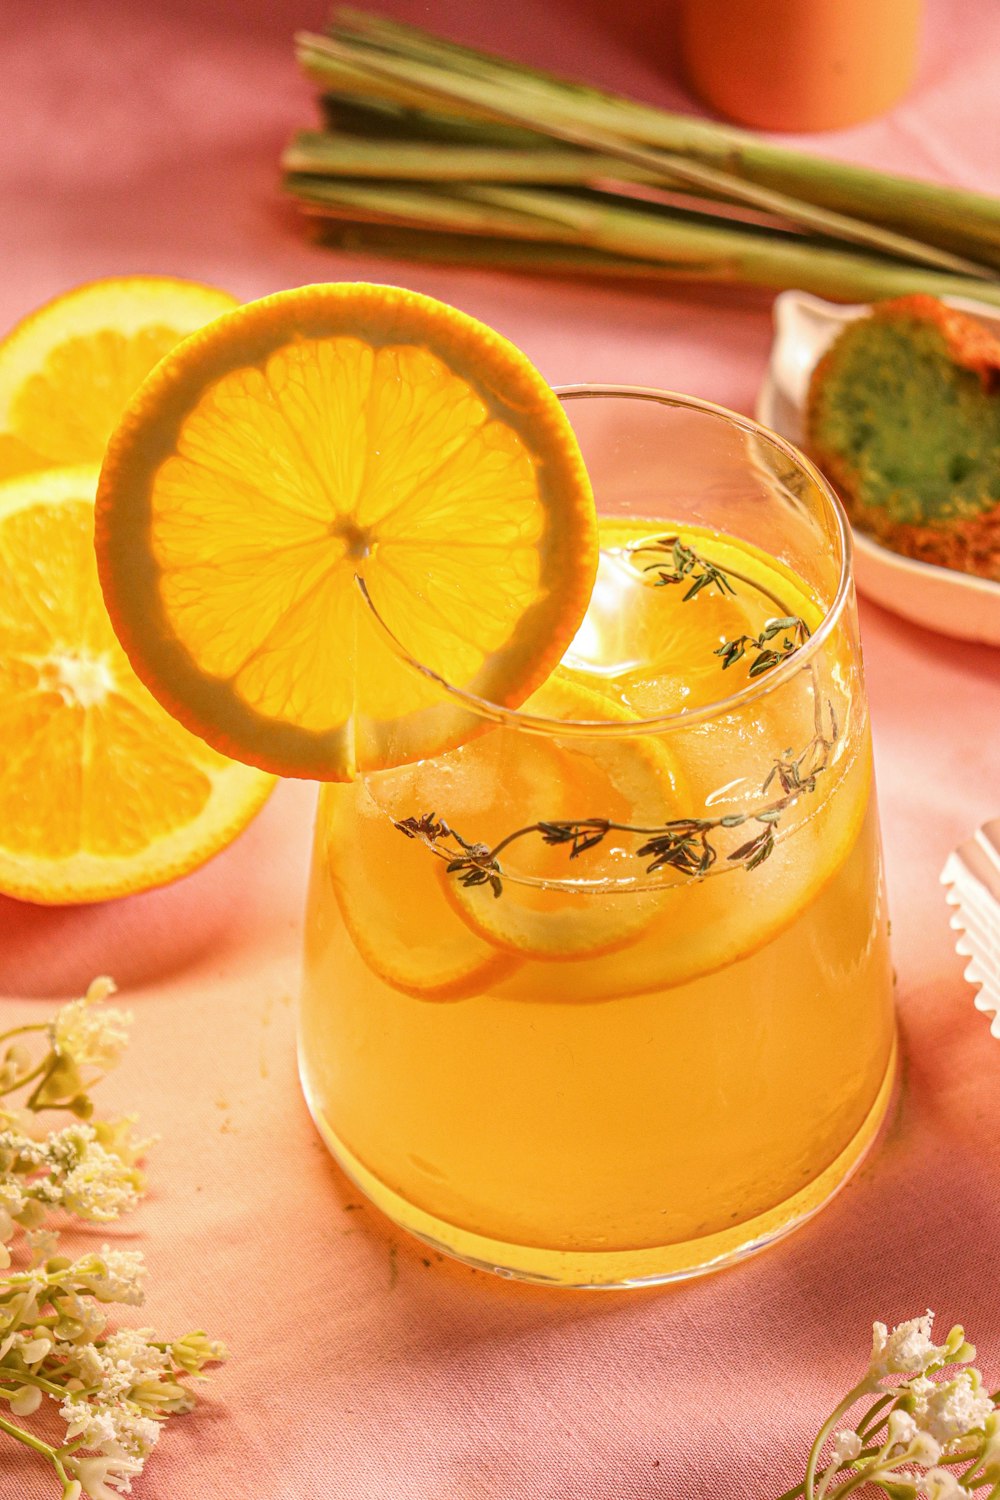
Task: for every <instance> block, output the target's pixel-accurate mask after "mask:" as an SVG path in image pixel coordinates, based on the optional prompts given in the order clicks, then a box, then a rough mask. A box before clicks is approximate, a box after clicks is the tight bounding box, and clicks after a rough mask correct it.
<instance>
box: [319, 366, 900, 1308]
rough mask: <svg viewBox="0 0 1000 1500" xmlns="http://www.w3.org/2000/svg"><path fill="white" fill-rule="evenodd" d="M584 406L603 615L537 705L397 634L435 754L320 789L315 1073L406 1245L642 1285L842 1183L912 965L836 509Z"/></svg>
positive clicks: (589, 400)
mask: <svg viewBox="0 0 1000 1500" xmlns="http://www.w3.org/2000/svg"><path fill="white" fill-rule="evenodd" d="M559 394H560V396H561V398H562V400H563V401H564V403H565V410H566V412H567V415H568V417H569V419H570V421H571V423H572V425H573V427H574V429H575V431H576V434H577V437H578V440H579V443H580V446H581V450H582V452H583V456H584V459H585V462H586V464H587V467H588V470H589V473H590V476H591V479H592V482H593V487H594V493H595V498H596V502H597V508H598V512H599V515H600V517H601V525H602V552H601V561H600V567H599V570H598V574H597V579H596V583H595V585H594V590H593V596H592V599H591V604H590V608H589V611H588V614H587V617H586V619H585V620H584V622H583V624H582V625H581V627H580V629H579V631H578V633H577V635H576V638H575V639H574V641H573V643H572V645H571V647H570V648H569V649H568V650H567V652H566V654H565V656H564V658H563V661H562V663H561V665H560V667H559V668H558V669H557V670H556V672H555V673H554V674H553V675H552V677H551V678H550V679H549V680H548V681H547V682H546V683H544V684H542V685H541V687H540V688H539V689H538V691H537V692H536V693H535V694H534V695H533V696H532V697H531V698H530V699H529V700H528V701H527V702H526V703H525V704H523V705H522V706H521V707H520V708H518V709H509V708H505V707H500V706H497V705H494V704H491V703H488V702H485V701H482V700H479V699H476V698H473V697H472V696H470V695H469V694H467V693H464V692H462V691H460V690H458V689H456V688H454V687H452V686H450V685H449V684H447V683H444V682H442V681H441V680H440V679H439V678H437V677H435V676H434V674H433V673H431V672H429V671H427V670H426V669H425V668H423V667H422V665H421V663H420V662H419V661H417V660H415V659H414V658H413V657H412V656H409V655H408V654H407V651H406V644H405V642H404V641H400V640H398V639H395V638H392V639H391V640H390V639H389V637H388V635H387V636H386V639H387V641H388V644H389V645H390V646H391V649H393V650H394V651H395V652H396V654H397V655H398V656H399V657H400V659H401V660H404V661H406V662H408V664H409V666H410V669H411V670H412V671H413V673H414V674H415V678H416V677H420V678H421V679H422V682H423V690H424V692H425V696H426V701H427V708H426V709H425V710H424V711H423V712H424V714H425V719H424V728H425V729H426V728H427V726H429V725H432V724H435V723H436V724H438V726H439V728H440V734H439V735H438V737H437V739H436V740H435V743H439V744H441V745H442V747H444V748H442V750H441V753H440V754H437V755H433V756H431V757H429V758H427V759H425V760H422V761H415V762H413V761H411V762H410V763H408V764H404V765H399V766H397V767H395V768H393V769H390V770H371V771H365V770H363V769H362V770H361V771H359V774H358V776H357V779H356V780H354V781H352V782H350V783H344V784H331V785H327V786H325V787H324V788H323V790H322V793H321V797H320V805H319V813H318V819H317V825H316V840H315V849H314V855H313V867H312V881H311V888H310V897H309V907H308V915H307V932H306V952H305V980H304V992H303V999H302V1005H301V1023H300V1061H301V1073H302V1079H303V1083H304V1088H305V1092H306V1096H307V1099H308V1102H309V1106H310V1109H311V1110H312V1113H313V1116H314V1118H315V1120H316V1123H317V1125H318V1127H319V1129H320V1131H321V1133H322V1135H323V1137H324V1139H325V1141H326V1142H327V1144H328V1146H329V1148H330V1150H331V1151H332V1152H333V1154H334V1156H335V1157H336V1159H337V1160H338V1162H339V1163H340V1164H341V1166H342V1167H343V1168H344V1169H345V1171H346V1172H347V1173H348V1175H349V1176H350V1177H351V1178H353V1180H354V1182H355V1183H356V1184H357V1185H358V1186H359V1187H360V1188H361V1189H362V1191H363V1192H364V1193H365V1194H367V1196H368V1197H369V1198H370V1199H371V1200H372V1202H374V1203H375V1204H376V1205H377V1206H378V1207H379V1208H380V1209H382V1210H383V1211H384V1212H385V1213H386V1214H387V1215H388V1216H389V1217H390V1218H391V1219H393V1220H395V1221H396V1223H398V1224H400V1225H402V1226H403V1227H404V1228H406V1229H407V1230H409V1231H410V1232H411V1233H412V1234H414V1235H416V1236H417V1237H419V1238H420V1239H422V1240H424V1241H426V1242H427V1243H428V1244H430V1245H433V1246H434V1247H435V1248H437V1249H440V1250H442V1251H446V1252H447V1253H449V1254H451V1255H453V1256H457V1257H459V1258H460V1259H462V1260H465V1261H467V1262H470V1263H472V1264H474V1265H477V1266H483V1267H488V1268H489V1269H491V1270H494V1271H498V1272H500V1273H502V1274H505V1275H508V1276H514V1277H519V1278H523V1279H525V1280H530V1281H538V1282H547V1283H556V1284H560V1285H567V1286H576V1287H597V1286H629V1285H636V1284H641V1283H647V1282H657V1281H667V1280H672V1279H676V1278H681V1277H685V1276H691V1275H694V1274H698V1273H700V1272H704V1271H707V1270H710V1269H713V1268H715V1267H718V1266H721V1265H724V1264H726V1263H728V1262H731V1261H733V1260H735V1259H736V1258H738V1257H740V1256H743V1255H746V1254H749V1253H750V1252H752V1251H755V1250H758V1249H760V1248H761V1247H763V1246H765V1245H767V1244H770V1243H771V1242H773V1241H774V1240H776V1239H777V1238H779V1237H780V1236H781V1235H783V1234H785V1233H787V1232H788V1231H789V1230H790V1229H792V1228H793V1227H794V1226H796V1225H797V1224H800V1223H801V1222H802V1221H803V1220H804V1219H806V1218H808V1217H809V1216H810V1215H812V1214H813V1213H815V1212H816V1211H817V1210H818V1209H819V1208H820V1207H822V1205H823V1204H825V1203H826V1202H827V1201H828V1200H829V1198H830V1197H831V1195H832V1194H833V1193H834V1192H835V1191H836V1190H837V1188H838V1187H840V1186H841V1184H842V1183H843V1182H844V1181H845V1179H846V1178H847V1177H848V1176H849V1174H850V1173H851V1172H852V1171H853V1170H854V1168H855V1167H856V1166H857V1165H858V1163H859V1162H860V1160H861V1159H862V1157H863V1156H864V1154H865V1152H866V1151H867V1149H868V1147H869V1146H870V1145H871V1143H872V1141H873V1139H874V1137H875V1135H876V1133H877V1130H878V1127H879V1124H880V1122H881V1120H882V1118H883V1116H884V1114H885V1111H886V1108H887V1106H888V1102H889V1098H890V1094H891V1089H892V1083H893V1078H894V1072H895V1068H894V1063H895V1027H894V1016H893V1001H892V970H891V964H890V958H889V949H888V939H887V917H886V905H885V895H884V889H883V882H882V863H881V854H880V841H879V829H878V821H877V814H876V807H875V793H874V786H873V780H872V759H871V745H870V737H869V724H868V710H867V703H866V698H865V689H864V681H863V675H862V664H861V654H860V650H859V644H858V636H857V624H856V614H855V600H854V591H853V583H852V577H851V546H850V533H849V530H848V527H847V524H846V521H845V519H844V515H843V512H842V510H841V508H840V506H839V504H838V502H837V500H836V499H835V497H834V495H833V494H832V492H831V491H830V489H829V487H828V486H827V484H826V483H825V481H824V480H823V479H822V477H821V476H820V474H819V473H818V472H817V470H816V469H815V468H814V467H813V466H812V465H811V464H810V463H809V462H808V461H807V460H806V459H805V458H804V457H803V456H802V455H801V454H799V453H798V452H797V451H796V450H795V449H793V448H792V447H790V446H789V445H788V444H787V443H785V442H784V441H782V440H781V439H780V438H778V437H776V436H775V435H774V434H772V433H769V432H767V431H765V430H764V429H762V428H761V427H759V426H757V425H756V424H755V423H753V422H751V421H749V420H747V419H746V418H743V417H740V416H737V415H735V414H734V413H731V412H727V411H724V410H723V409H721V408H719V407H716V406H712V405H710V404H709V403H707V402H703V401H697V400H694V399H692V398H688V397H683V396H678V395H672V394H669V393H665V392H659V391H654V390H647V389H642V388H634V387H615V386H590V387H572V388H569V389H566V390H563V391H561V392H560V393H559ZM427 587H428V589H429V590H433V580H432V579H431V580H428V584H427ZM358 733H359V737H360V741H361V742H362V743H363V737H364V732H363V726H361V727H359V731H358ZM449 746H450V747H451V748H448V747H449ZM384 752H385V746H384V745H383V746H381V747H380V753H382V754H383V755H384ZM361 761H362V764H363V763H364V755H363V753H362V754H361Z"/></svg>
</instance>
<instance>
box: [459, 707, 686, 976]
mask: <svg viewBox="0 0 1000 1500" xmlns="http://www.w3.org/2000/svg"><path fill="white" fill-rule="evenodd" d="M526 711H527V712H530V713H534V714H537V715H539V716H541V717H544V718H548V719H552V720H572V721H575V722H576V723H577V724H580V723H582V724H586V723H594V722H597V723H602V724H615V725H621V727H622V730H623V732H622V733H621V734H620V735H605V734H588V733H587V732H586V729H583V730H582V731H581V730H580V729H572V730H571V729H569V728H567V731H566V733H565V735H560V734H559V731H558V728H553V730H552V733H551V735H550V737H549V739H548V740H547V742H546V743H547V753H548V754H549V755H550V756H553V757H555V759H556V762H557V765H558V772H557V774H556V775H555V776H554V777H553V786H552V787H548V788H547V787H545V786H542V785H539V782H538V778H537V777H536V776H534V775H533V774H531V770H530V765H531V759H532V753H531V751H530V750H528V749H527V748H526V746H527V745H529V744H530V743H531V741H532V740H536V739H537V738H538V737H536V736H533V735H530V734H526V733H521V734H518V736H517V738H518V739H519V740H521V741H523V742H524V744H523V745H521V746H517V747H515V750H514V754H513V755H512V757H511V765H512V771H511V774H516V773H517V771H518V763H519V761H520V762H522V764H521V766H520V775H521V777H522V778H523V781H522V790H523V795H522V797H521V798H520V799H518V806H519V815H517V816H515V815H516V814H518V808H512V809H511V811H510V813H508V816H507V820H506V823H505V825H504V826H503V829H502V832H501V830H500V828H499V827H497V826H496V815H495V812H491V818H490V825H489V826H488V827H485V828H484V826H483V819H482V815H480V817H479V818H478V819H477V818H475V817H474V816H471V817H470V821H469V822H468V823H467V824H466V826H465V827H464V828H463V827H462V826H461V825H460V824H459V823H457V822H456V823H455V826H456V827H457V828H458V831H459V832H460V833H462V834H463V836H464V837H465V838H466V839H467V840H468V841H469V842H474V843H485V844H487V845H488V846H489V847H490V848H491V849H496V848H497V846H498V845H499V844H500V842H501V839H502V838H503V839H504V840H506V837H507V835H509V834H511V833H513V832H515V830H516V829H517V827H518V825H519V824H520V825H521V826H523V827H524V828H525V829H527V830H528V831H526V832H525V833H524V835H523V836H522V837H520V838H517V839H515V840H512V841H510V842H508V843H507V844H506V847H505V848H504V849H502V850H500V851H499V852H498V855H497V858H498V861H499V864H500V868H501V871H502V877H501V879H502V886H501V891H500V894H499V895H498V894H496V887H495V885H491V884H490V883H489V882H488V881H487V882H483V883H466V882H465V881H463V879H462V871H461V870H458V871H450V872H449V871H448V869H447V868H446V867H445V866H444V865H443V864H442V867H441V870H440V872H439V880H440V882H441V886H442V889H443V891H444V893H445V895H446V897H447V900H448V902H449V903H450V905H451V906H452V907H453V909H454V910H455V911H456V912H457V913H458V914H459V915H460V916H461V917H462V918H463V920H464V921H465V922H466V923H467V924H468V926H469V927H470V929H471V930H472V931H473V932H475V933H477V934H478V935H479V936H480V937H482V938H484V939H486V940H487V941H489V942H490V943H492V944H493V945H494V946H495V947H496V948H498V949H500V950H501V951H503V952H506V953H512V954H516V955H518V956H519V957H520V958H534V959H542V960H558V959H575V958H583V957H593V956H596V955H597V954H601V953H613V952H615V951H616V950H618V949H620V948H623V947H625V946H627V945H628V944H630V943H633V942H634V941H635V940H636V939H637V937H638V936H639V935H640V934H641V933H642V932H643V931H644V930H645V929H646V928H647V927H648V926H649V925H650V924H651V923H652V922H653V921H654V920H655V919H656V916H657V914H658V913H659V911H660V910H661V908H662V905H663V902H664V898H665V895H666V890H665V881H664V878H663V877H662V876H654V877H648V876H647V875H646V873H645V864H646V863H648V861H643V860H641V859H637V858H635V854H634V851H635V849H636V848H638V847H639V846H640V845H641V844H642V842H643V835H642V834H641V833H639V834H636V833H632V832H628V831H626V830H627V829H645V828H648V829H650V830H652V829H653V828H655V827H658V826H659V825H661V824H663V823H664V822H666V821H667V820H668V819H669V818H671V817H675V816H683V814H684V813H685V811H686V810H687V809H686V802H687V799H688V789H687V783H686V779H685V777H684V774H683V771H682V769H681V767H680V766H679V764H678V762H677V760H676V758H675V757H674V756H673V755H672V754H671V752H670V751H669V749H668V748H667V747H666V745H664V744H663V743H662V742H661V741H660V740H659V739H658V738H657V737H656V736H653V735H648V734H642V733H641V732H636V724H635V719H634V716H633V715H631V714H629V713H628V712H627V710H625V709H623V708H620V707H619V706H618V705H616V704H614V703H612V702H611V701H610V700H609V699H608V698H607V697H605V696H604V695H603V694H602V693H600V692H598V691H595V690H594V689H593V688H587V687H584V686H582V685H581V684H578V683H575V682H571V681H569V680H567V679H565V678H562V677H554V678H552V679H551V680H550V681H549V682H547V683H545V684H544V686H543V687H541V688H540V689H539V690H538V692H537V693H535V694H534V696H533V697H532V698H531V699H529V701H528V703H527V705H526ZM468 749H469V751H470V752H472V751H474V750H475V749H476V746H475V745H471V746H469V747H468ZM518 752H520V753H518ZM536 753H537V752H536ZM525 761H527V766H525V765H524V764H523V762H525ZM592 819H608V820H610V821H611V823H612V824H616V825H625V827H624V828H623V827H611V828H610V829H608V830H607V832H606V833H604V834H603V836H602V837H601V838H600V839H599V840H595V842H594V843H593V844H592V845H591V846H590V847H588V848H587V849H586V850H585V851H581V852H582V853H583V857H582V858H581V859H579V861H577V859H576V858H575V857H574V856H573V854H572V852H571V851H572V848H573V845H572V844H571V843H569V842H560V843H552V842H550V841H549V839H548V837H547V836H544V833H543V830H541V829H538V828H536V827H534V826H533V825H536V824H538V823H540V822H541V823H549V824H553V823H555V822H557V821H558V822H567V821H572V820H592ZM595 832H597V830H596V829H595V828H594V827H585V828H583V829H582V830H581V836H582V837H583V838H588V837H591V836H592V835H593V834H594V833H595Z"/></svg>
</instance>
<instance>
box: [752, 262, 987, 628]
mask: <svg viewBox="0 0 1000 1500" xmlns="http://www.w3.org/2000/svg"><path fill="white" fill-rule="evenodd" d="M943 300H944V301H946V302H947V303H948V305H949V306H950V307H957V308H958V309H959V310H960V311H962V312H968V313H973V314H974V315H975V316H976V317H977V318H979V319H980V321H981V322H983V323H985V324H986V325H987V327H988V328H990V330H991V331H992V332H993V333H995V334H997V335H998V336H1000V309H997V308H995V307H987V306H986V305H985V304H983V303H981V302H968V301H966V300H965V299H964V298H961V297H946V298H944V299H943ZM869 312H871V307H870V306H869V305H868V304H867V303H861V304H858V305H855V306H851V307H845V306H843V304H841V303H839V302H824V301H823V299H822V298H821V297H812V296H810V295H809V294H808V293H807V292H782V293H781V294H780V296H778V297H777V298H776V299H775V303H774V326H775V334H774V343H773V344H772V346H771V362H770V365H769V366H768V370H767V374H766V375H765V377H764V383H763V385H762V386H761V389H760V394H759V396H758V397H757V420H758V421H759V422H762V423H763V424H764V426H765V427H772V428H773V429H774V431H775V432H778V433H780V434H781V436H782V437H786V438H788V439H789V441H790V442H793V443H798V444H799V445H801V443H802V438H803V412H804V407H805V400H806V394H807V392H808V389H809V378H810V376H811V375H812V372H813V369H814V368H815V366H816V364H817V362H818V360H819V359H820V357H821V356H822V355H823V354H824V353H825V352H826V350H827V349H828V348H829V347H830V345H831V344H832V343H833V341H834V339H835V338H836V337H837V334H838V333H839V332H840V330H841V329H842V328H843V327H844V325H845V323H850V322H853V320H854V319H855V318H862V317H864V316H865V315H866V314H867V313H869ZM854 541H855V567H854V571H855V576H856V578H857V582H858V588H859V589H861V590H862V592H863V593H866V594H870V595H871V597H872V598H873V599H876V600H877V601H878V602H879V603H880V604H883V605H885V607H886V609H891V610H892V611H893V612H894V613H895V614H897V615H902V616H903V618H904V619H906V620H915V621H916V622H917V624H919V625H925V626H927V628H928V629H930V630H939V631H941V632H942V634H944V635H951V636H957V637H958V639H960V640H963V641H985V642H987V643H988V644H989V645H991V646H1000V583H994V582H993V581H992V580H991V579H989V578H976V577H975V576H974V575H973V574H971V573H957V572H954V571H953V570H952V569H950V568H937V567H935V566H934V564H933V563H925V562H917V561H916V560H915V559H914V558H912V557H902V556H900V554H899V553H898V552H890V551H889V549H888V548H887V547H882V546H880V545H879V544H878V542H875V541H873V540H872V538H871V537H869V536H866V535H865V534H864V532H862V531H857V530H856V531H855V533H854Z"/></svg>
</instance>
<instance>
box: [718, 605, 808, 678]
mask: <svg viewBox="0 0 1000 1500" xmlns="http://www.w3.org/2000/svg"><path fill="white" fill-rule="evenodd" d="M779 636H781V640H780V641H778V644H777V646H771V645H770V644H769V643H770V642H771V641H773V640H776V639H777V638H778V637H779ZM808 639H809V626H808V625H807V624H806V622H805V620H802V619H800V618H799V616H798V615H785V616H784V617H783V618H782V619H780V620H768V622H767V624H766V625H765V626H764V629H763V630H762V631H761V632H760V635H737V636H734V637H733V639H732V640H731V641H725V642H724V643H723V644H722V645H721V646H718V647H717V648H716V652H715V654H716V656H721V657H722V670H723V671H725V670H726V668H727V667H731V666H732V665H733V663H734V662H737V661H742V659H743V657H744V656H745V655H746V653H747V650H748V649H753V650H754V651H756V652H757V655H756V656H755V657H754V659H753V661H752V662H751V663H750V672H749V675H750V676H751V677H759V676H760V675H761V673H762V672H769V671H770V670H771V668H772V667H776V666H777V665H778V663H779V661H784V660H785V658H786V657H788V656H792V655H793V654H794V652H796V651H797V650H798V649H799V647H800V646H804V645H805V643H806V641H807V640H808Z"/></svg>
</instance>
